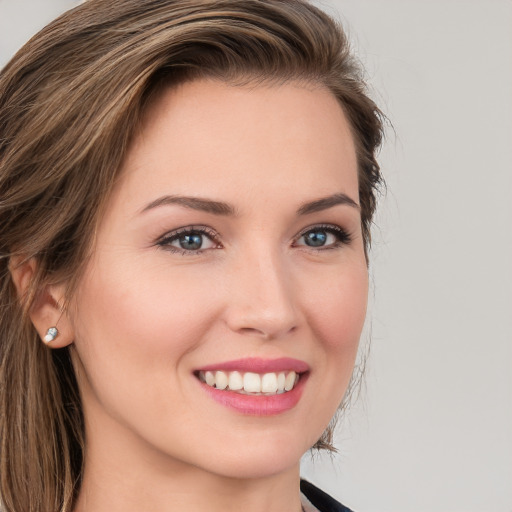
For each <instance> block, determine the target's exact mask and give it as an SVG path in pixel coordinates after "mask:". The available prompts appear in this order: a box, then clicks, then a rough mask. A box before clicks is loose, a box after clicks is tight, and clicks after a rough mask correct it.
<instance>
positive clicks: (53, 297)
mask: <svg viewBox="0 0 512 512" xmlns="http://www.w3.org/2000/svg"><path fill="white" fill-rule="evenodd" d="M9 270H10V272H11V277H12V280H13V283H14V285H15V287H16V291H17V293H18V298H19V300H20V303H22V304H23V303H24V302H25V301H26V300H27V296H28V294H29V290H30V284H31V282H32V280H33V278H34V276H35V274H36V270H37V261H36V260H35V259H34V258H30V259H26V258H25V259H23V258H22V257H17V258H11V261H10V264H9ZM63 290H64V286H63V285H45V286H44V287H43V288H42V289H41V290H38V291H36V292H35V295H34V298H33V300H32V301H31V304H30V306H29V309H28V314H29V316H30V320H31V321H32V324H33V325H34V327H35V329H36V331H37V332H38V334H39V337H40V338H41V341H42V342H44V343H45V345H47V346H49V347H51V348H62V347H65V346H67V345H70V344H71V343H73V339H74V334H73V329H72V327H71V323H70V321H69V318H68V315H67V313H66V311H65V310H64V309H63V307H62V304H63V303H64V293H63Z"/></svg>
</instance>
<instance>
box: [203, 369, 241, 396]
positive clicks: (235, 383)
mask: <svg viewBox="0 0 512 512" xmlns="http://www.w3.org/2000/svg"><path fill="white" fill-rule="evenodd" d="M207 384H208V383H207ZM229 389H231V391H238V390H240V389H244V379H243V377H242V374H241V373H240V372H230V373H229Z"/></svg>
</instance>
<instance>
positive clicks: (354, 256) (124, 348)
mask: <svg viewBox="0 0 512 512" xmlns="http://www.w3.org/2000/svg"><path fill="white" fill-rule="evenodd" d="M335 193H339V194H346V195H347V196H348V197H350V198H352V199H353V201H354V202H355V203H356V205H357V203H358V183H357V163H356V156H355V149H354V144H353V140H352V136H351V133H350V129H349V126H348V123H347V120H346V118H345V116H344V114H343V111H342V109H341V107H340V106H339V104H338V102H337V100H336V99H335V98H334V96H333V95H332V94H331V93H330V92H329V91H327V90H326V89H324V88H322V87H320V86H315V85H311V84H309V85H308V84H303V83H296V82H290V83H286V84H284V85H279V86H278V85H258V86H230V85H227V84H224V83H221V82H217V81H211V80H201V81H195V82H191V83H187V84H184V85H182V86H180V87H178V88H175V89H173V90H169V91H166V92H164V93H163V94H162V95H161V96H160V97H159V98H158V99H157V100H155V101H154V102H153V104H152V105H151V106H150V108H149V109H148V111H147V115H146V118H145V120H144V123H143V126H142V128H141V130H140V133H139V135H138V136H137V137H136V139H135V141H134V143H133V146H132V147H131V149H130V151H129V153H128V155H127V158H126V161H125V163H124V168H123V172H122V177H121V179H120V181H119V183H118V184H117V187H116V190H115V192H114V194H113V196H112V197H111V199H110V201H109V204H108V206H107V209H106V212H105V214H104V217H103V218H102V219H101V222H100V225H99V228H98V232H97V238H96V240H95V247H94V252H93V257H92V259H91V261H90V262H89V264H88V267H87V269H86V272H85V275H84V277H83V279H82V280H81V283H80V285H79V287H78V289H77V291H76V294H75V296H74V297H73V300H72V301H71V306H70V308H69V310H68V311H67V313H66V314H65V315H64V317H62V318H60V320H59V322H60V324H59V327H60V328H61V330H62V333H63V334H62V338H61V339H62V340H65V339H70V340H71V339H72V340H74V349H75V350H74V361H75V366H76V370H77V375H78V381H79V386H80V390H81V394H82V397H83V407H84V414H85V419H86V435H87V447H86V465H85V472H84V480H83V486H82V490H81V493H80V496H79V499H78V504H77V507H76V509H75V512H83V511H94V512H102V511H109V512H116V511H123V512H130V511H142V510H148V511H149V510H158V511H161V512H165V511H176V510H208V511H213V512H214V511H220V510H222V511H231V510H232V511H239V510H241V509H243V510H244V511H246V512H256V511H258V512H261V511H276V512H277V511H279V512H283V511H285V512H286V511H290V512H291V511H295V512H297V511H299V510H300V509H301V508H300V503H299V492H298V484H299V460H300V457H301V456H302V455H303V453H304V452H306V451H307V450H308V449H309V448H310V447H311V446H312V445H313V444H314V443H315V442H316V440H317V439H318V438H319V437H320V435H321V433H322V431H323V430H324V428H325V427H326V425H327V424H328V422H329V420H330V419H331V417H332V415H333V414H334V412H335V410H336V408H337V407H338V405H339V403H340V401H341V400H342V397H343V394H344V392H345V390H346V388H347V385H348V382H349V379H350V376H351V373H352V369H353V365H354V360H355V357H356V352H357V346H358V340H359V336H360V333H361V329H362V326H363V322H364V317H365V311H366V300H367V286H368V278H367V267H366V261H365V257H364V250H363V240H362V236H361V228H360V222H361V219H360V213H359V209H358V207H354V206H351V205H348V204H337V205H335V206H331V207H329V208H327V209H323V210H322V211H316V212H312V213H308V214H303V215H300V214H298V213H297V210H298V209H299V208H300V207H301V205H303V204H304V203H308V202H311V201H315V200H318V199H320V198H324V197H326V196H331V195H332V194H335ZM163 195H173V196H174V195H181V196H187V197H195V198H203V199H204V198H208V199H213V200H215V201H222V202H224V203H228V204H229V205H231V207H232V208H233V210H234V211H235V215H217V214H214V213H209V212H204V211H198V210H195V209H192V208H189V207H186V206H183V205H179V204H166V205H160V206H155V207H154V208H150V209H147V210H146V211H143V210H144V209H145V207H147V205H149V204H151V203H152V202H154V201H155V200H157V199H159V198H160V197H162V196H163ZM325 224H328V225H333V226H339V227H340V228H342V229H343V230H345V231H346V232H348V233H349V235H350V238H351V240H350V242H348V243H338V241H337V239H336V237H335V236H334V235H332V234H328V236H327V241H326V246H324V247H320V248H317V247H309V246H308V245H306V243H305V239H304V237H303V236H302V234H303V232H304V230H305V229H306V228H310V229H313V230H314V231H315V232H317V231H318V230H319V228H316V226H318V225H325ZM187 226H194V227H200V226H206V227H208V230H209V232H210V233H212V234H214V235H215V237H216V238H215V240H214V241H213V242H211V241H209V239H208V238H207V237H204V238H203V246H202V249H201V250H200V251H199V252H195V253H183V250H181V252H175V251H176V250H177V251H180V247H179V242H178V241H176V240H174V241H173V242H170V243H169V244H168V245H165V246H163V245H159V244H158V243H157V242H158V241H159V240H160V239H161V238H162V237H163V236H164V235H166V234H167V233H170V232H172V231H173V230H176V229H179V228H183V227H187ZM171 243H172V244H174V245H170V244H171ZM46 325H48V324H46ZM40 331H41V332H42V333H43V334H44V329H43V328H42V327H41V328H40ZM57 343H58V340H57ZM60 343H63V341H61V342H60ZM246 357H261V358H265V359H274V358H279V357H293V358H296V359H300V360H303V361H305V362H307V363H308V364H309V366H310V373H309V378H308V380H307V382H306V385H305V388H304V391H303V394H302V397H301V399H300V400H299V402H298V404H297V405H296V406H295V407H293V408H292V409H291V410H289V411H286V412H284V413H281V414H277V415H273V416H257V415H256V416H255V415H246V414H242V413H240V412H237V411H233V410H232V409H229V408H227V407H225V406H223V405H221V404H219V403H217V402H215V401H213V400H212V399H211V398H210V397H209V396H208V394H207V393H205V392H204V390H203V389H202V387H201V385H200V384H199V381H198V379H197V378H196V377H195V376H194V371H195V370H197V369H198V368H201V367H204V366H206V365H209V364H212V363H218V362H221V361H229V360H233V359H239V358H246Z"/></svg>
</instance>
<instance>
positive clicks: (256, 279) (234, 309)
mask: <svg viewBox="0 0 512 512" xmlns="http://www.w3.org/2000/svg"><path fill="white" fill-rule="evenodd" d="M228 293H229V294H230V295H229V299H228V301H229V305H228V307H227V311H226V322H227V324H228V327H229V328H230V329H231V330H233V331H235V332H237V333H240V334H245V335H250V336H255V337H260V338H262V339H265V340H271V339H277V338H282V337H284V336H286V335H287V334H289V333H291V332H292V331H294V330H295V329H296V328H297V326H298V309H297V305H296V304H295V301H296V294H295V293H294V290H293V279H292V276H291V272H290V269H289V268H286V264H285V262H284V261H282V258H280V257H279V255H277V254H271V253H270V252H269V251H268V248H267V249H266V250H265V249H263V250H262V251H254V252H253V253H252V254H251V255H250V256H248V257H245V258H241V261H240V262H238V263H237V265H236V269H235V270H234V272H233V273H232V280H230V286H229V288H228Z"/></svg>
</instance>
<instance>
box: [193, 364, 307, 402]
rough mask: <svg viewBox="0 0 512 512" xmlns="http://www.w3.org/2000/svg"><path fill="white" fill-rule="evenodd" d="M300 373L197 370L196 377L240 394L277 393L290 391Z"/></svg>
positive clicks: (213, 386) (211, 385)
mask: <svg viewBox="0 0 512 512" xmlns="http://www.w3.org/2000/svg"><path fill="white" fill-rule="evenodd" d="M300 376H301V374H300V373H297V372H295V371H293V370H290V371H281V372H269V373H254V372H241V371H222V370H217V371H215V370H213V371H210V370H209V371H199V372H197V373H196V377H197V378H198V379H199V380H200V381H201V382H203V383H205V384H206V385H207V386H210V387H212V388H215V389H218V390H221V391H232V392H235V393H239V394H241V395H262V396H269V395H278V394H282V393H287V392H288V391H291V390H292V389H293V388H294V387H295V385H296V384H297V383H298V382H299V379H300Z"/></svg>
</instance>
